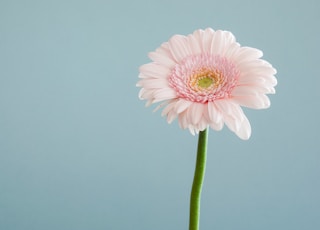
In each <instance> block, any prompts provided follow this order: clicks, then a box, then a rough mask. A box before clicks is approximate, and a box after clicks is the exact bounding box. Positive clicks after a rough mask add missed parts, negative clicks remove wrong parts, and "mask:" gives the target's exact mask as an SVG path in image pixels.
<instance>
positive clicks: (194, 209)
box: [189, 128, 208, 230]
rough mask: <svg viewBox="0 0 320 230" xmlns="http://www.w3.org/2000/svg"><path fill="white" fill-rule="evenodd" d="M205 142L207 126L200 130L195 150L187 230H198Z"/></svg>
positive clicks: (206, 140)
mask: <svg viewBox="0 0 320 230" xmlns="http://www.w3.org/2000/svg"><path fill="white" fill-rule="evenodd" d="M207 142H208V128H207V129H205V130H204V131H200V133H199V140H198V150H197V162H196V168H195V172H194V178H193V184H192V190H191V197H190V219H189V230H199V220H200V199H201V190H202V183H203V178H204V174H205V169H206V158H207Z"/></svg>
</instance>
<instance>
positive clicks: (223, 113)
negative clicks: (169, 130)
mask: <svg viewBox="0 0 320 230" xmlns="http://www.w3.org/2000/svg"><path fill="white" fill-rule="evenodd" d="M149 57H150V59H151V60H152V61H153V62H151V63H148V64H145V65H142V66H141V67H140V75H139V77H140V78H141V79H140V80H139V82H138V83H137V86H139V87H141V90H140V93H139V97H140V99H145V100H147V104H146V105H147V106H149V105H151V104H153V103H158V102H161V103H160V105H159V106H158V107H157V108H156V109H158V108H160V107H164V109H163V111H162V115H163V116H166V117H167V121H168V123H171V122H172V121H173V120H174V119H175V118H178V120H179V125H180V127H181V128H183V129H186V128H188V129H189V130H190V132H191V133H192V134H195V133H199V131H203V130H205V129H206V128H207V127H208V126H210V127H211V128H212V129H214V130H221V129H222V127H223V125H224V123H225V124H226V125H227V126H228V127H229V129H230V130H231V131H233V132H235V133H236V134H237V135H238V136H239V137H240V138H241V139H248V138H249V137H250V135H251V127H250V123H249V121H248V119H247V117H246V116H245V114H244V113H243V110H242V109H241V106H244V107H249V108H253V109H264V108H268V107H269V106H270V101H269V98H268V97H267V96H266V94H272V93H275V89H274V86H275V85H276V84H277V80H276V78H275V77H274V75H275V74H276V70H275V69H274V68H273V67H272V66H271V64H269V63H268V62H267V61H265V60H262V59H260V58H261V57H262V52H261V51H260V50H258V49H255V48H250V47H241V46H240V44H239V43H237V42H236V39H235V37H234V36H233V34H232V33H231V32H228V31H220V30H218V31H214V30H213V29H211V28H208V29H206V30H196V31H195V32H194V33H193V34H190V35H188V36H183V35H175V36H173V37H172V38H171V39H170V40H169V41H168V42H165V43H163V44H162V45H161V47H159V48H158V49H156V51H155V52H151V53H149Z"/></svg>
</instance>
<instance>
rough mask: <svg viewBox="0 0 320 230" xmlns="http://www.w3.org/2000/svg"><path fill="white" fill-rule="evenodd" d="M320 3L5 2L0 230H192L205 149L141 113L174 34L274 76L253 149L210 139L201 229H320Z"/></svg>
mask: <svg viewBox="0 0 320 230" xmlns="http://www.w3.org/2000/svg"><path fill="white" fill-rule="evenodd" d="M319 11H320V3H319V1H317V0H306V1H290V0H270V1H249V0H242V1H238V0H224V1H213V0H199V1H190V0H183V1H182V0H177V1H172V0H161V1H152V0H137V1H120V0H105V1H102V0H93V1H78V0H77V1H76V0H73V1H72V0H63V1H62V0H56V1H43V0H38V1H36V0H30V1H22V0H20V1H19V0H2V1H1V2H0V229H3V230H22V229H27V230H29V229H30V230H44V229H45V230H56V229H59V230H87V229H92V230H100V229H101V230H102V229H104V230H105V229H108V230H109V229H110V230H124V229H139V230H150V229H152V230H163V229H174V230H179V229H181V230H185V229H187V228H188V215H189V214H188V212H189V210H188V208H189V193H190V188H191V183H192V177H193V170H194V164H195V151H196V144H197V137H194V136H192V135H190V133H189V132H188V131H185V130H181V129H180V128H179V127H178V124H177V122H174V123H173V124H171V125H168V124H167V123H166V121H165V119H164V118H162V117H161V116H160V112H157V113H152V108H147V109H146V108H144V103H145V102H142V101H139V99H138V91H139V89H138V88H136V87H135V84H136V82H137V81H138V73H139V72H138V68H139V66H140V65H142V64H144V63H147V62H149V59H148V57H147V53H148V52H150V51H153V50H155V49H156V48H157V47H158V46H159V45H160V44H161V43H162V42H165V41H167V40H168V39H169V38H170V37H171V36H172V35H173V34H177V33H178V34H189V33H192V32H193V31H194V30H196V29H199V28H203V29H204V28H206V27H212V28H214V29H223V30H229V31H232V32H233V33H234V35H235V36H236V38H237V40H238V42H239V43H240V44H241V45H244V46H251V47H256V48H259V49H261V50H263V51H264V59H266V60H267V61H269V62H270V63H272V64H273V65H274V67H275V68H276V69H277V70H278V74H277V79H278V82H279V83H278V86H277V87H276V90H277V94H275V95H272V96H271V103H272V104H271V108H270V109H268V110H248V109H245V113H246V114H247V116H248V118H249V120H250V122H251V125H252V129H253V132H252V137H251V139H250V140H248V141H242V140H240V139H239V138H238V137H237V136H236V135H234V134H233V133H231V132H230V131H229V130H228V129H227V128H224V129H223V130H222V131H221V132H215V131H210V133H209V150H208V162H207V173H206V178H205V184H204V188H203V195H202V207H201V208H202V209H201V211H202V214H201V229H202V230H205V229H208V230H209V229H217V230H218V229H219V230H234V229H239V230H242V229H243V230H256V229H259V230H270V229H273V230H302V229H308V230H309V229H310V230H317V229H320V195H319V194H320V180H319V174H320V167H319V166H320V155H319V154H320V147H319V145H318V144H319V141H320V138H319V137H320V136H319V131H318V129H319V128H320V122H319V116H320V109H319V99H320V90H319V85H320V80H319V79H320V78H319V76H320V70H319V53H320V47H319V42H320V32H319V21H320V14H319Z"/></svg>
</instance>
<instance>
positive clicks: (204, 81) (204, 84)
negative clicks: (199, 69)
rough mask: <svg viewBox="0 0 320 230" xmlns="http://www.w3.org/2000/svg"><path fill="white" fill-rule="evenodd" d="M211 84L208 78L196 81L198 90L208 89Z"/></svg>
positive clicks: (211, 80)
mask: <svg viewBox="0 0 320 230" xmlns="http://www.w3.org/2000/svg"><path fill="white" fill-rule="evenodd" d="M212 84H213V79H212V78H211V77H210V76H209V77H208V76H205V77H202V78H200V79H199V80H198V86H199V87H200V88H204V89H206V88H208V87H209V86H210V85H212Z"/></svg>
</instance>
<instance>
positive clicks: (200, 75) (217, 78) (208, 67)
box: [169, 53, 240, 103]
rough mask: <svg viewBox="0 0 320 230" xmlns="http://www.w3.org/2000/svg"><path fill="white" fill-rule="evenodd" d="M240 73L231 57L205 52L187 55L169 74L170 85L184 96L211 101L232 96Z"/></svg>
mask: <svg viewBox="0 0 320 230" xmlns="http://www.w3.org/2000/svg"><path fill="white" fill-rule="evenodd" d="M239 74H240V73H239V70H238V69H237V68H236V67H235V65H234V64H233V63H232V62H231V61H228V60H227V59H225V58H223V57H220V56H215V55H210V54H207V53H205V54H199V55H194V56H189V57H186V58H185V59H184V60H183V61H182V62H181V63H179V64H177V65H176V66H175V67H174V68H173V70H172V72H171V73H170V75H169V85H170V86H171V87H172V88H174V89H175V90H176V92H177V96H178V97H180V98H184V99H186V100H188V101H194V102H199V103H207V102H209V101H214V100H218V99H223V98H229V96H230V94H231V91H232V89H233V88H234V87H235V85H236V83H237V80H238V77H239Z"/></svg>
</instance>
